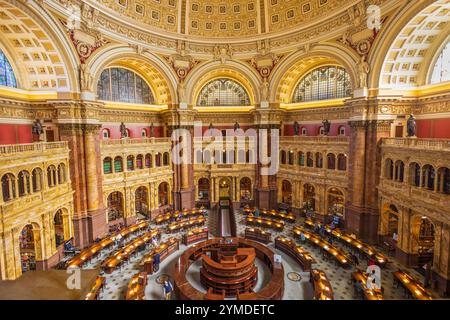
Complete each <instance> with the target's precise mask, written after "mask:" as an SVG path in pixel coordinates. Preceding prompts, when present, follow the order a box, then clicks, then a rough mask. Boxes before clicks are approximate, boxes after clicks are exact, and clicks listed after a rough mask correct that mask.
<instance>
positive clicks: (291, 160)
mask: <svg viewBox="0 0 450 320" xmlns="http://www.w3.org/2000/svg"><path fill="white" fill-rule="evenodd" d="M288 163H289V164H290V165H291V166H292V165H294V151H292V150H291V151H289V152H288Z"/></svg>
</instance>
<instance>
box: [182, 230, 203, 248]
mask: <svg viewBox="0 0 450 320" xmlns="http://www.w3.org/2000/svg"><path fill="white" fill-rule="evenodd" d="M208 236H209V231H208V228H207V227H205V228H196V229H192V230H189V231H188V232H186V233H185V234H183V238H182V243H183V244H184V245H185V246H189V245H191V244H193V243H195V242H199V241H203V240H208Z"/></svg>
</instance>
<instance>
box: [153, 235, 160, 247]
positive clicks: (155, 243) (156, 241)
mask: <svg viewBox="0 0 450 320" xmlns="http://www.w3.org/2000/svg"><path fill="white" fill-rule="evenodd" d="M152 244H153V247H154V248H157V247H158V246H159V244H158V237H157V236H156V235H155V236H153V238H152Z"/></svg>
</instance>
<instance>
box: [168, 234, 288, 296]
mask: <svg viewBox="0 0 450 320" xmlns="http://www.w3.org/2000/svg"><path fill="white" fill-rule="evenodd" d="M226 239H227V240H228V241H231V242H232V243H230V244H229V245H234V246H237V247H239V248H254V249H255V253H256V256H257V257H258V258H259V259H260V260H261V261H263V262H264V263H265V264H266V266H267V267H268V268H269V270H270V271H271V278H270V281H269V283H268V284H267V285H266V286H265V287H263V288H262V289H261V290H259V291H258V292H255V294H254V295H253V298H254V299H255V300H281V298H282V296H283V292H284V269H283V265H282V264H280V263H275V262H274V252H273V251H272V250H271V249H269V248H268V247H266V246H264V245H263V244H261V243H258V242H255V241H252V240H248V239H243V238H226ZM224 244H225V245H226V242H224V240H223V238H215V239H210V240H206V241H204V242H200V243H197V244H196V245H194V246H192V247H190V248H188V249H187V250H186V251H185V252H184V253H183V254H182V255H181V256H180V258H179V259H178V261H177V263H176V264H175V273H174V285H175V291H176V293H177V296H178V298H179V299H181V300H204V299H205V293H203V292H200V291H199V290H197V289H195V288H194V287H193V286H192V285H191V284H190V283H189V281H188V280H187V279H186V272H187V271H188V269H189V267H190V266H191V265H192V264H193V263H194V262H195V261H197V260H198V259H200V258H201V256H202V254H203V252H204V251H206V250H208V249H210V248H214V247H218V246H221V245H224Z"/></svg>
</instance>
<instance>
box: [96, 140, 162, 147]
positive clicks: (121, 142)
mask: <svg viewBox="0 0 450 320" xmlns="http://www.w3.org/2000/svg"><path fill="white" fill-rule="evenodd" d="M155 143H171V139H170V138H138V139H126V138H125V139H112V140H110V139H107V140H102V141H101V145H102V146H121V145H122V146H131V145H142V144H155Z"/></svg>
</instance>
